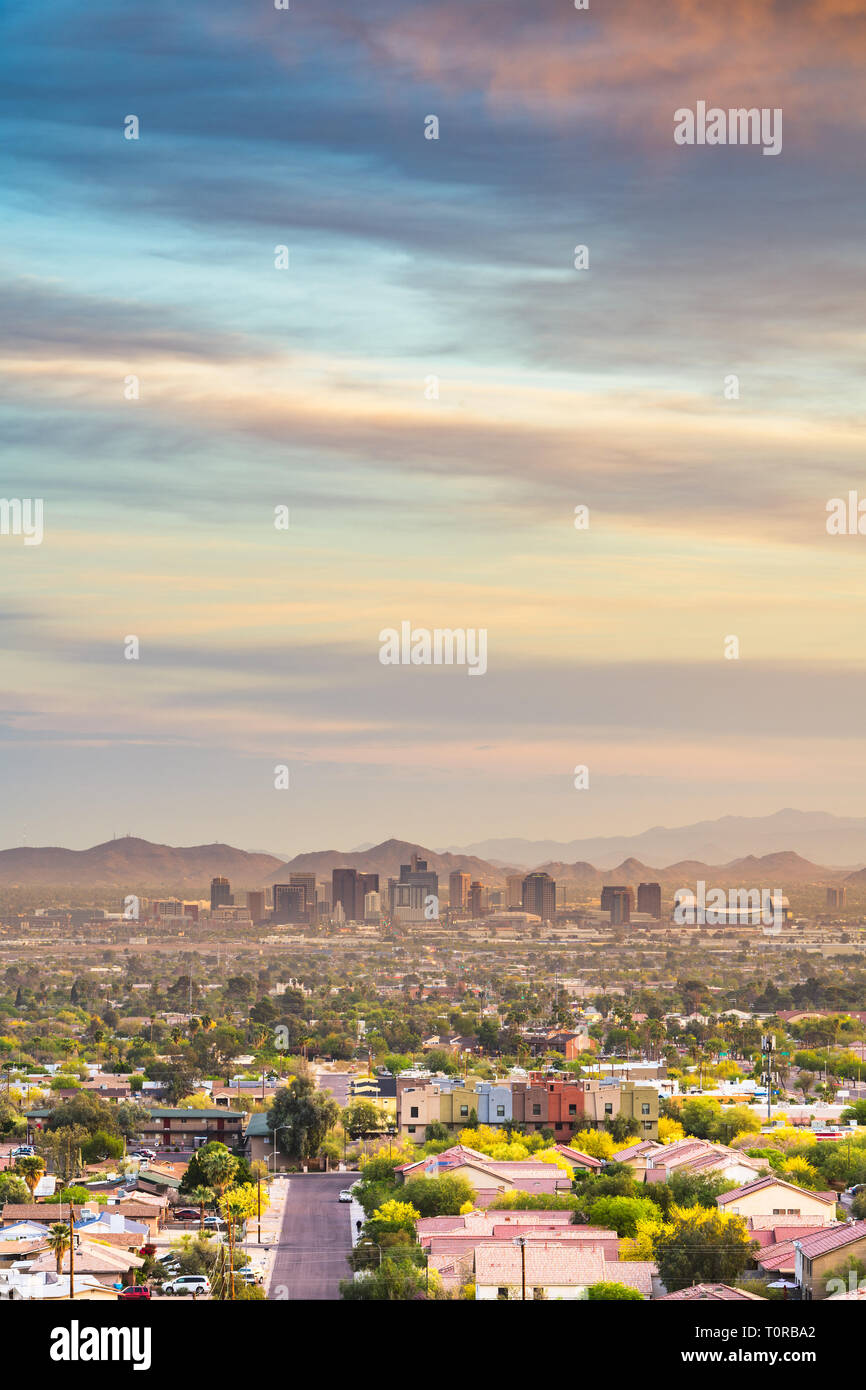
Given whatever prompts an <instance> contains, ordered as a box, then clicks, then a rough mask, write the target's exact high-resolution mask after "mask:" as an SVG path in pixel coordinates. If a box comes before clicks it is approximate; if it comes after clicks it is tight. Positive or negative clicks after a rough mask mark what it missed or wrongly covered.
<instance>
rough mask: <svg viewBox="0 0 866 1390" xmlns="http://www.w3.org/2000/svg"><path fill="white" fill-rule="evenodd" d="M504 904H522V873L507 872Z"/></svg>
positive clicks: (518, 905) (520, 905) (507, 905)
mask: <svg viewBox="0 0 866 1390" xmlns="http://www.w3.org/2000/svg"><path fill="white" fill-rule="evenodd" d="M505 906H506V907H522V906H523V874H509V875H508V877H507V878H506V880H505Z"/></svg>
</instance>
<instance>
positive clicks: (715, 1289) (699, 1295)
mask: <svg viewBox="0 0 866 1390" xmlns="http://www.w3.org/2000/svg"><path fill="white" fill-rule="evenodd" d="M657 1302H659V1303H765V1302H766V1299H763V1298H761V1295H760V1294H757V1293H746V1291H745V1290H744V1289H734V1288H732V1287H731V1285H730V1284H692V1285H690V1287H689V1288H687V1289H677V1290H676V1292H675V1293H666V1294H662V1296H661V1298H659V1299H658V1300H657Z"/></svg>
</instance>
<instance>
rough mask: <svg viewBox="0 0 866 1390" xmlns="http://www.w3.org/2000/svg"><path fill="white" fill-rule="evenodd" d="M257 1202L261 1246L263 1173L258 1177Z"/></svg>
mask: <svg viewBox="0 0 866 1390" xmlns="http://www.w3.org/2000/svg"><path fill="white" fill-rule="evenodd" d="M256 1202H257V1204H258V1223H259V1229H258V1237H257V1239H258V1243H259V1245H261V1243H262V1175H261V1173H258V1174H257V1175H256Z"/></svg>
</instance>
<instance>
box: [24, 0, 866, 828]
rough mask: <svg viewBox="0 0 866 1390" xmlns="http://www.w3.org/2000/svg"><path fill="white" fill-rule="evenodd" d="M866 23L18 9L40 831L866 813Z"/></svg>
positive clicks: (642, 8) (802, 10)
mask: <svg viewBox="0 0 866 1390" xmlns="http://www.w3.org/2000/svg"><path fill="white" fill-rule="evenodd" d="M860 10H861V7H860V6H859V5H858V4H855V3H852V2H851V0H824V2H823V3H821V4H818V5H808V6H807V5H805V4H800V3H787V4H784V5H783V4H773V3H770V0H748V3H746V0H742V3H734V4H731V5H724V6H712V7H702V6H697V7H696V6H694V5H692V4H690V3H688V0H677V3H674V4H672V5H670V6H666V7H665V9H664V12H663V13H661V14H660V13H659V12H658V11H657V10H654V9H651V8H649V9H648V8H647V7H646V5H645V4H640V3H638V2H637V0H628V2H627V3H624V4H620V5H617V6H613V5H609V4H604V3H601V0H598V3H593V5H592V7H591V10H590V11H589V12H575V11H573V10H569V9H568V8H567V6H566V5H565V4H564V3H560V0H556V2H555V3H554V0H542V2H541V3H539V4H537V5H534V6H532V7H530V6H526V5H525V4H522V3H520V4H518V3H516V0H502V3H497V5H496V6H492V5H490V4H482V3H464V4H457V3H451V0H428V3H424V4H421V3H417V4H413V3H398V2H397V0H393V2H392V3H384V0H379V3H376V2H375V0H374V3H368V4H365V5H363V6H357V5H355V4H352V3H337V0H325V3H318V4H315V5H314V4H312V3H310V4H305V3H301V0H293V4H292V9H291V10H290V11H288V12H283V11H275V10H274V9H273V8H272V7H269V6H268V5H267V4H266V3H265V0H256V3H251V4H243V5H240V4H236V3H226V0H218V3H211V4H207V5H198V6H189V5H181V4H170V3H163V0H151V3H149V4H148V6H147V7H146V13H143V12H142V11H141V10H140V9H127V8H123V7H118V6H117V5H115V4H113V3H112V4H108V3H92V2H91V0H82V3H79V4H77V5H75V6H69V5H66V4H61V3H55V0H49V3H47V4H43V5H40V6H39V7H36V8H34V7H33V6H30V5H25V4H19V3H12V4H10V5H9V6H8V7H7V9H6V12H5V15H4V20H3V40H4V41H3V44H2V57H0V63H2V74H0V75H2V82H0V108H2V114H3V117H4V127H5V132H6V133H5V135H4V141H3V144H2V147H0V177H2V180H3V186H4V190H5V194H6V197H5V205H6V216H5V218H4V229H3V258H2V279H0V308H2V312H0V322H2V328H0V332H2V335H3V341H2V345H0V350H2V355H3V366H4V371H3V373H2V387H0V429H2V434H3V443H4V468H5V478H4V483H3V489H4V494H3V495H4V496H6V497H10V498H11V497H42V498H43V499H44V503H45V539H44V542H43V544H42V545H41V546H38V547H24V546H23V545H22V543H21V540H20V538H18V537H14V536H4V537H0V568H2V578H3V580H4V589H3V593H4V601H3V606H2V621H3V638H4V641H3V646H4V652H5V659H4V663H3V667H4V676H5V680H4V686H3V688H4V693H5V698H4V700H3V707H2V713H0V740H2V745H3V750H4V753H5V772H6V785H7V789H9V790H11V792H12V795H11V796H7V798H4V802H5V805H4V808H3V810H2V813H0V819H2V824H0V843H3V844H10V845H14V844H19V843H22V842H25V841H26V842H27V843H31V844H34V843H62V844H67V845H71V846H74V847H81V846H84V845H87V844H90V843H93V842H95V841H97V840H101V839H104V838H107V837H108V836H109V835H110V834H111V833H112V831H114V830H117V831H118V833H120V831H121V829H123V830H126V829H129V830H131V831H133V833H136V834H140V835H144V836H146V837H148V838H152V839H158V840H165V841H170V842H173V843H195V842H205V841H210V840H214V839H224V840H228V841H232V842H234V843H237V844H240V845H244V846H247V847H250V848H267V849H272V850H275V851H279V852H287V853H289V852H297V851H300V850H304V849H312V848H324V847H350V846H352V845H354V844H357V843H360V842H369V841H375V840H377V839H379V838H384V837H385V836H386V835H392V834H393V835H400V836H404V837H405V838H408V839H413V840H417V841H420V842H422V843H427V844H431V845H437V844H444V843H458V842H460V841H461V840H472V839H478V838H484V837H487V836H490V835H505V834H517V835H529V836H532V837H538V838H540V837H542V836H550V835H552V836H555V837H557V838H560V839H567V838H570V837H572V836H577V835H584V834H590V833H613V832H617V831H623V832H627V831H637V830H640V829H642V828H643V827H644V826H645V825H647V824H654V823H665V822H666V823H684V822H686V821H688V820H689V819H692V818H694V819H698V818H702V817H706V816H713V815H716V814H719V815H721V814H725V813H728V812H731V813H736V812H743V813H751V814H760V813H763V812H767V811H772V810H775V809H777V807H778V806H780V805H786V804H795V805H799V806H803V807H813V808H818V807H822V808H825V809H829V810H833V811H838V812H840V813H849V814H857V813H862V791H861V786H860V783H861V780H862V779H861V777H860V774H859V770H858V769H859V766H860V764H861V758H860V755H861V754H862V752H863V751H864V750H863V748H862V746H861V744H862V735H861V730H860V725H861V723H862V720H861V717H860V712H861V711H862V707H863V700H862V693H863V691H862V684H863V671H864V661H863V645H864V644H863V639H862V611H863V597H864V592H863V590H864V583H863V559H862V553H861V547H862V546H863V545H866V539H864V538H863V537H859V536H854V537H847V536H845V537H831V536H828V535H827V533H826V527H825V517H826V502H827V500H828V499H829V498H832V497H837V496H845V495H846V494H847V492H848V490H849V489H856V488H858V487H861V488H862V489H863V492H864V496H866V477H864V474H863V467H862V439H863V431H862V424H863V420H862V414H863V406H862V399H863V394H862V361H863V328H862V315H861V312H860V303H861V299H862V296H859V295H858V293H857V291H858V289H862V282H863V253H862V244H863V192H862V186H863V185H862V153H861V151H862V126H863V94H862V90H861V88H862V81H861V75H862V63H863V59H864V56H866V55H864V50H866V18H864V16H863V15H862V13H861V12H860ZM699 99H701V100H704V99H705V100H707V101H708V102H709V103H716V104H718V105H720V106H725V107H726V106H728V105H735V106H740V105H744V106H748V105H757V106H759V107H772V108H775V107H781V108H782V109H783V111H784V148H783V152H782V154H781V155H779V156H778V157H776V158H772V159H768V158H763V157H762V156H761V152H760V150H759V149H754V148H713V149H709V148H682V147H676V146H675V145H674V143H673V113H674V111H675V110H676V109H677V108H678V107H681V106H684V105H693V104H694V103H695V102H696V101H697V100H699ZM128 114H135V115H137V116H138V118H139V121H140V138H139V140H137V141H128V140H125V139H124V138H123V123H124V118H125V117H126V116H127V115H128ZM430 114H435V115H437V116H438V118H439V121H440V138H439V139H438V140H437V141H432V140H425V138H424V123H425V117H427V116H428V115H430ZM578 243H581V244H586V245H588V246H589V248H590V268H589V270H588V271H576V270H575V269H574V267H573V264H572V260H573V248H574V246H575V245H576V244H578ZM277 245H286V246H288V248H289V252H290V267H289V269H288V271H277V270H275V268H274V248H275V246H277ZM730 373H735V374H737V376H738V377H739V381H740V398H739V399H738V400H736V401H730V400H725V398H724V395H723V383H724V380H725V377H726V376H727V375H728V374H730ZM130 374H134V375H136V376H137V377H138V378H139V381H140V393H141V394H140V399H139V400H137V401H127V400H124V397H123V383H124V380H125V378H126V377H127V376H128V375H130ZM431 375H435V376H436V377H437V378H438V379H439V397H438V399H437V400H428V399H426V398H425V394H424V384H425V381H426V380H427V378H428V377H429V376H431ZM280 504H282V505H287V506H289V508H290V510H291V527H290V530H289V531H288V532H285V533H280V532H276V531H275V529H274V526H273V509H274V507H275V506H276V505H280ZM577 504H585V505H587V506H589V508H590V514H591V524H590V528H589V530H588V531H586V532H576V531H575V529H574V526H573V524H572V519H573V514H574V507H575V505H577ZM403 620H410V621H412V622H413V623H414V624H416V625H423V626H428V627H437V626H439V627H452V628H453V627H461V626H464V627H485V628H487V630H488V633H489V657H488V673H487V675H486V676H485V677H483V678H481V679H476V680H467V679H466V673H465V671H460V670H456V669H454V670H439V671H436V670H431V669H416V670H405V669H402V668H383V667H381V666H380V665H379V663H378V659H377V658H378V647H379V643H378V634H379V631H380V630H381V629H382V628H384V627H386V626H399V624H400V622H401V621H403ZM128 634H135V635H137V636H138V637H139V639H140V643H141V656H140V660H139V661H137V662H130V661H125V660H124V658H123V643H124V638H125V637H126V636H127V635H128ZM728 634H737V635H738V636H739V639H740V648H741V656H740V660H739V662H737V663H732V662H728V661H726V660H725V659H724V656H723V650H724V640H725V637H726V636H727V635H728ZM280 763H288V764H289V766H290V768H291V787H290V790H289V791H288V792H276V791H275V790H274V788H273V768H274V766H275V765H276V764H280ZM578 763H581V764H587V765H588V766H589V767H590V771H591V783H590V791H589V792H577V791H575V790H574V788H573V786H572V779H571V770H572V768H573V766H574V765H575V764H578Z"/></svg>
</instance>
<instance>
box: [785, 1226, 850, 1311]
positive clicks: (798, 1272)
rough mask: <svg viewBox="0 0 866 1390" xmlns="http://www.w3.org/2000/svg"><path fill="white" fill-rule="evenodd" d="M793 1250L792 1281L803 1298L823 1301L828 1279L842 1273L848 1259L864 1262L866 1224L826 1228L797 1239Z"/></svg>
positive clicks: (833, 1290) (834, 1291)
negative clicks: (793, 1266) (793, 1268)
mask: <svg viewBox="0 0 866 1390" xmlns="http://www.w3.org/2000/svg"><path fill="white" fill-rule="evenodd" d="M794 1249H795V1250H796V1265H795V1273H794V1277H795V1279H796V1281H797V1284H798V1286H799V1288H800V1292H801V1294H802V1297H803V1298H812V1299H818V1298H826V1297H827V1280H828V1279H830V1278H831V1277H833V1276H835V1275H836V1273H837V1272H838V1271H840V1270H844V1269H845V1268H846V1266H847V1264H848V1261H849V1259H855V1260H864V1259H866V1221H854V1222H852V1223H850V1224H847V1223H846V1224H844V1225H838V1226H826V1227H824V1229H823V1230H820V1231H815V1232H814V1234H811V1235H807V1236H800V1237H798V1239H796V1240H795V1241H794ZM830 1292H832V1293H837V1292H840V1290H837V1289H832V1290H830Z"/></svg>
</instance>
